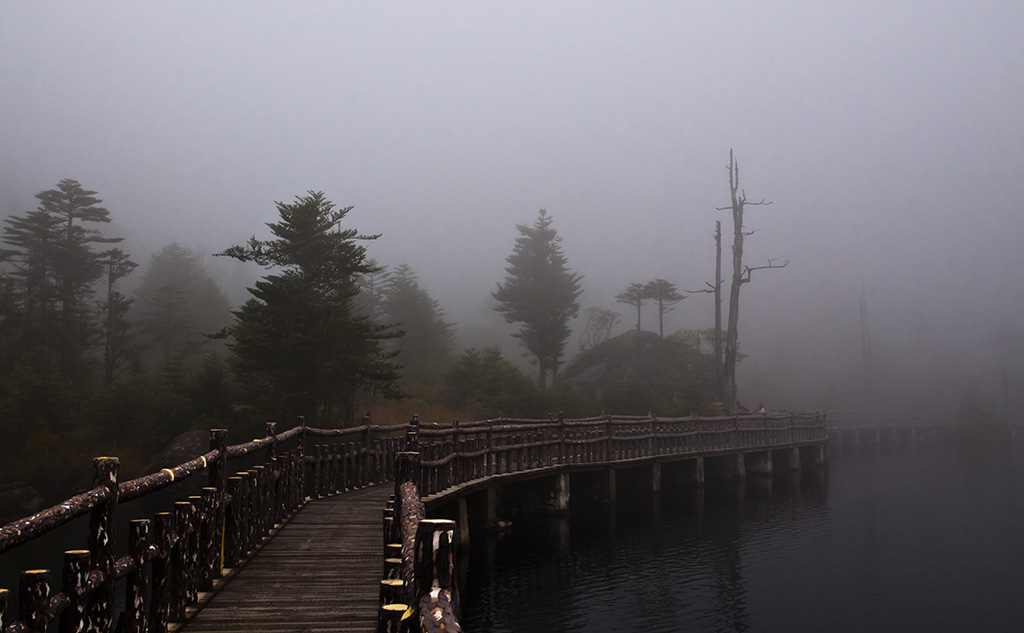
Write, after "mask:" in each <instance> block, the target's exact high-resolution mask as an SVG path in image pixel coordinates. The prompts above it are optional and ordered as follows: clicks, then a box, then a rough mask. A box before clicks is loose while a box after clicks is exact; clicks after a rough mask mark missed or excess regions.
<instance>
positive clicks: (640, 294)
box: [615, 283, 647, 332]
mask: <svg viewBox="0 0 1024 633" xmlns="http://www.w3.org/2000/svg"><path fill="white" fill-rule="evenodd" d="M615 300H616V301H618V302H619V303H625V304H626V305H631V306H635V307H636V331H637V332H639V331H640V308H642V307H644V301H646V300H647V287H646V286H644V285H643V284H638V283H632V284H629V286H627V287H626V291H625V292H620V293H619V294H617V295H615Z"/></svg>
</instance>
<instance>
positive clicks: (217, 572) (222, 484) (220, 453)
mask: <svg viewBox="0 0 1024 633" xmlns="http://www.w3.org/2000/svg"><path fill="white" fill-rule="evenodd" d="M210 450H211V451H217V457H215V458H214V460H213V463H211V464H210V487H211V488H214V489H215V490H216V491H217V493H216V495H215V504H214V510H213V532H212V538H213V540H214V541H215V542H216V544H217V547H215V548H214V552H213V560H212V561H211V562H212V565H213V580H216V579H218V578H220V577H221V576H223V575H224V553H223V548H222V547H221V546H220V543H222V542H223V540H224V516H225V515H224V512H225V506H226V505H227V501H228V500H227V488H228V431H227V429H211V430H210Z"/></svg>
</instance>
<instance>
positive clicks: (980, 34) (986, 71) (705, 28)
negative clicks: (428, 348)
mask: <svg viewBox="0 0 1024 633" xmlns="http://www.w3.org/2000/svg"><path fill="white" fill-rule="evenodd" d="M833 4H834V5H841V6H838V7H837V8H833V7H831V6H826V5H833ZM1022 26H1024V4H1022V3H1020V2H1016V1H1008V2H966V1H965V2H925V1H901V2H861V3H819V2H721V1H718V2H663V3H661V2H645V3H642V4H639V3H627V2H614V3H609V2H594V1H587V2H557V3H549V2H514V3H511V2H510V3H500V4H499V3H471V2H460V3H452V2H442V3H429V4H423V3H388V4H383V3H355V2H302V3H283V2H282V3H268V2H236V3H229V2H216V3H207V2H174V3H127V2H124V3H79V2H38V3H37V2H31V3H29V2H16V1H14V0H0V122H2V123H0V213H2V214H8V213H24V212H25V211H27V210H29V209H31V208H34V207H35V200H34V198H33V195H34V194H35V193H37V192H39V191H41V190H44V189H49V188H52V187H53V186H54V185H55V184H56V183H57V182H58V181H59V180H60V179H61V178H74V179H77V180H79V181H80V182H81V183H82V184H83V185H84V186H85V187H87V188H90V189H94V190H96V191H98V192H99V195H100V197H101V198H103V200H104V206H106V207H107V208H108V209H110V211H111V215H112V217H113V218H114V220H115V223H116V229H117V230H118V231H120V234H122V235H125V236H127V237H128V238H129V242H128V249H129V250H131V251H132V252H133V253H141V252H143V251H145V252H149V251H151V250H152V249H156V248H159V247H160V246H162V245H163V244H166V243H168V242H170V241H173V240H177V241H179V242H180V243H181V244H182V245H184V246H187V247H189V248H193V249H195V250H197V251H200V252H204V253H212V252H215V251H218V250H221V249H223V248H225V247H227V246H230V245H232V244H236V243H240V242H241V241H242V240H244V239H246V238H247V237H248V236H249V235H252V234H253V233H256V234H257V235H260V236H264V235H265V234H266V233H265V231H264V227H263V224H264V223H265V222H269V221H273V220H274V219H276V218H275V216H276V211H275V208H274V205H273V202H274V201H275V200H285V201H288V200H291V199H293V198H294V196H296V195H298V194H302V193H304V192H305V191H307V190H310V189H312V190H322V191H324V192H325V193H326V194H327V196H328V197H329V198H330V199H331V200H333V201H334V202H336V203H337V204H339V205H342V206H348V205H352V206H354V207H355V209H354V210H353V211H352V213H351V214H350V216H349V219H350V225H351V226H353V227H354V228H357V229H359V230H361V231H363V232H372V233H378V232H379V233H382V234H383V236H382V237H381V238H380V240H378V241H377V242H376V243H374V244H373V245H372V246H371V255H372V256H373V257H374V258H376V259H377V260H378V261H380V262H382V263H385V264H391V265H395V264H400V263H408V264H409V265H411V266H412V267H413V268H414V269H415V270H416V271H417V272H418V273H419V274H420V278H421V281H422V283H423V284H424V286H425V287H426V288H427V289H428V290H429V291H430V292H431V294H432V295H433V296H434V297H435V298H437V299H438V300H439V301H441V303H442V306H443V307H444V308H445V310H446V311H447V312H448V314H449V317H450V318H451V319H452V320H454V321H456V322H458V324H459V326H460V329H464V330H470V329H472V327H473V326H472V325H471V322H472V321H473V320H474V319H484V318H486V319H491V320H492V321H493V320H496V319H498V317H497V316H496V315H494V314H489V310H488V309H487V308H488V306H489V305H490V296H489V293H490V291H492V290H493V289H494V287H495V284H496V283H497V282H498V281H499V280H500V279H501V278H502V276H503V266H504V264H505V262H504V259H505V257H506V256H507V255H508V254H509V253H510V252H511V248H512V243H513V241H514V239H515V237H516V234H517V233H516V229H515V225H516V224H517V223H532V222H533V221H534V220H535V219H536V216H537V211H538V209H540V208H546V209H547V210H548V211H549V212H550V213H551V214H552V215H553V217H554V221H555V227H556V228H557V230H558V231H559V233H560V234H561V235H562V237H563V238H564V241H563V243H562V246H563V248H564V251H565V253H566V255H567V256H568V258H569V261H570V265H571V266H572V267H573V268H574V269H575V270H577V271H579V272H580V273H582V274H584V275H585V282H584V286H585V294H584V296H583V298H582V305H583V307H587V306H599V307H604V308H612V309H617V310H619V311H620V312H622V314H623V326H622V328H621V329H622V330H625V329H626V328H627V327H628V326H629V325H630V323H631V322H632V319H631V315H630V308H629V307H628V306H623V305H616V304H615V303H614V299H613V297H614V295H615V293H617V292H621V291H622V290H623V289H624V288H625V286H626V285H627V284H629V283H630V282H633V281H647V280H649V279H653V278H656V277H661V278H665V279H668V280H669V281H672V282H674V283H676V284H677V285H678V286H679V287H681V288H689V289H696V288H700V287H702V286H703V284H704V282H705V281H708V280H710V279H711V278H712V276H713V272H714V268H713V255H714V245H713V242H712V239H711V238H712V232H713V225H714V221H715V220H716V219H721V220H723V223H725V221H726V220H727V219H728V217H727V214H725V213H722V212H717V211H715V207H716V206H723V205H725V204H727V202H728V188H727V172H726V170H725V166H726V164H727V162H728V156H729V149H730V148H735V151H736V154H737V156H738V158H739V161H740V168H741V172H740V175H741V180H742V184H743V186H744V188H745V189H746V191H747V194H748V197H749V198H750V199H754V200H759V199H761V198H762V197H763V198H765V199H767V200H770V201H772V202H773V204H772V205H771V206H768V207H751V208H749V209H748V217H747V223H746V224H747V228H748V229H756V230H757V233H756V234H755V235H753V236H752V237H750V238H749V239H748V242H747V261H748V263H750V264H751V265H756V264H763V263H765V262H766V260H767V259H768V258H769V257H772V258H776V257H777V258H779V259H781V260H790V261H791V264H790V265H789V266H788V267H787V268H786V269H785V270H782V271H764V272H763V274H756V273H755V278H754V282H753V283H751V284H749V285H747V286H745V287H744V290H743V292H744V298H743V308H742V314H741V333H740V336H741V339H742V341H743V345H744V351H747V352H749V353H750V354H751V358H750V359H748V360H747V361H744V364H743V367H742V369H743V371H745V372H747V375H748V384H755V385H758V386H759V388H761V389H764V390H767V389H769V388H771V389H776V390H778V392H779V393H780V394H781V395H780V396H779V398H777V400H778V399H786V397H788V396H786V394H785V392H786V387H785V386H783V385H782V383H783V382H784V381H785V376H778V377H771V376H769V375H771V374H776V373H779V372H782V373H785V374H788V375H792V376H803V377H806V378H807V379H808V380H812V381H817V382H815V383H813V384H812V385H811V388H812V389H819V388H821V385H823V384H824V383H827V382H832V381H836V380H838V381H843V380H846V379H848V378H849V376H848V375H846V374H844V373H843V371H841V370H836V371H835V373H834V375H832V374H829V371H830V370H828V369H827V368H829V367H831V366H838V365H843V366H851V367H852V366H856V365H857V363H858V362H859V356H858V355H859V353H860V347H859V346H860V329H859V328H860V322H859V313H858V299H859V296H860V293H861V288H862V286H863V288H864V289H865V294H866V297H867V302H868V310H869V315H870V323H871V325H872V339H873V346H874V350H875V354H876V357H877V358H876V362H879V363H883V362H887V361H885V357H886V351H885V350H886V349H887V347H888V348H890V349H896V347H897V345H898V344H903V343H906V342H907V341H908V340H910V339H913V340H916V341H918V343H919V344H920V346H922V348H923V347H928V346H931V347H934V346H938V345H941V346H943V348H948V350H947V351H943V352H942V354H946V355H952V356H950V357H949V358H946V359H945V362H946V363H947V364H949V365H956V364H957V363H958V361H957V358H958V357H957V356H956V355H957V354H961V353H962V354H966V355H969V356H970V357H971V358H972V359H975V360H977V359H981V360H977V362H978V363H980V364H981V365H984V360H983V359H984V358H988V356H991V354H992V353H993V352H992V351H991V350H989V349H988V347H986V346H988V345H989V343H988V341H989V340H990V338H991V333H992V332H993V331H994V329H995V328H996V327H997V326H999V325H1000V324H1004V323H1007V322H1012V323H1019V322H1020V315H1021V309H1022V307H1024V284H1022V283H1021V282H1020V279H1019V271H1020V270H1021V269H1022V264H1024V249H1022V248H1021V244H1022V242H1024V226H1022V213H1021V211H1020V208H1019V205H1020V204H1021V202H1022V201H1024V142H1022V140H1024V116H1022V115H1021V103H1024V94H1022V93H1024V79H1022V78H1024V47H1022V46H1021V45H1020V44H1019V38H1020V32H1021V29H1022ZM726 230H727V231H728V230H729V226H728V224H726ZM137 259H142V258H141V257H137ZM482 315H483V316H482ZM655 316H656V315H654V314H653V311H652V310H650V309H648V314H647V315H645V328H647V329H656V327H657V322H656V318H655ZM711 322H712V304H711V301H710V298H709V297H708V296H707V295H695V296H692V297H690V298H688V299H687V300H685V301H684V302H683V303H682V304H681V305H679V306H678V307H677V309H676V310H675V311H674V312H673V313H671V314H670V315H668V316H667V318H666V330H668V331H674V330H676V329H679V328H682V327H709V326H710V325H711ZM574 348H575V339H573V341H572V342H571V343H570V346H569V350H573V349H574ZM986 354H987V355H988V356H986ZM888 362H890V368H891V369H892V371H896V370H897V368H898V367H899V366H902V365H900V364H899V363H897V362H895V361H892V360H891V359H890V361H888ZM923 362H927V359H926V360H925V361H923ZM972 362H974V361H973V360H972ZM911 369H912V368H911ZM766 376H767V377H766ZM978 380H979V382H982V383H984V381H985V380H987V377H986V376H979V377H978ZM743 391H744V387H743V384H742V383H741V393H743ZM745 397H746V398H747V399H749V400H762V399H763V400H766V401H770V400H771V395H764V394H760V393H757V394H755V393H748V394H747V395H746V396H745Z"/></svg>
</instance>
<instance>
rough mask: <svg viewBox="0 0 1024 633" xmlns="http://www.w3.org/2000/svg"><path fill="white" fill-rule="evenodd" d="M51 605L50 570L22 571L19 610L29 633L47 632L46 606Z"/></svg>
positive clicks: (22, 621) (25, 628) (24, 627)
mask: <svg viewBox="0 0 1024 633" xmlns="http://www.w3.org/2000/svg"><path fill="white" fill-rule="evenodd" d="M49 605H50V570H48V569H32V570H29V571H23V572H21V601H20V604H19V607H18V611H19V613H20V615H21V624H22V627H23V630H25V631H27V632H28V633H46V608H47V607H48V606H49ZM111 606H113V605H111ZM102 630H104V631H105V630H107V629H102Z"/></svg>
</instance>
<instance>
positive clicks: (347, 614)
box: [181, 484, 393, 633]
mask: <svg viewBox="0 0 1024 633" xmlns="http://www.w3.org/2000/svg"><path fill="white" fill-rule="evenodd" d="M392 492H393V488H392V486H391V485H389V484H382V485H379V486H372V487H369V488H363V489H361V490H356V491H352V492H346V493H343V494H338V495H335V496H332V497H325V498H322V499H316V500H312V501H309V502H308V503H307V504H306V506H305V507H304V508H303V509H302V510H300V511H299V512H298V514H296V515H295V516H294V517H292V519H291V520H290V521H289V522H288V523H287V524H286V525H285V526H284V527H282V528H281V529H280V530H279V531H278V532H277V534H275V535H274V537H273V538H272V539H271V540H270V541H269V542H268V543H267V544H266V545H265V546H264V547H263V549H262V550H261V551H260V552H259V554H257V555H256V556H255V557H253V559H252V560H250V561H249V562H248V563H246V564H245V566H244V567H243V568H242V569H241V570H240V571H239V573H237V574H236V575H234V577H233V578H232V579H231V580H230V581H228V582H227V583H225V584H224V586H223V587H222V588H220V589H219V591H218V593H217V594H216V595H215V596H213V598H212V599H211V600H210V601H209V602H208V603H207V604H206V606H204V607H203V609H202V610H200V611H199V612H198V613H197V614H196V615H195V616H194V617H193V618H192V620H191V621H189V622H188V623H187V624H186V625H185V626H184V627H182V629H181V630H182V631H184V633H216V632H225V633H233V632H235V631H251V632H253V633H260V632H262V631H268V632H269V631H275V632H286V631H296V632H297V631H303V632H306V633H319V632H321V631H322V632H325V633H326V632H327V631H333V632H346V633H348V632H351V633H356V632H371V631H375V630H376V628H377V600H378V596H379V591H380V587H379V580H380V578H381V567H382V565H383V543H382V532H381V530H382V524H381V510H383V508H384V504H385V502H386V501H387V498H388V496H389V495H390V494H391V493H392Z"/></svg>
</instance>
